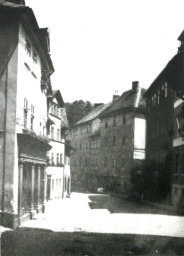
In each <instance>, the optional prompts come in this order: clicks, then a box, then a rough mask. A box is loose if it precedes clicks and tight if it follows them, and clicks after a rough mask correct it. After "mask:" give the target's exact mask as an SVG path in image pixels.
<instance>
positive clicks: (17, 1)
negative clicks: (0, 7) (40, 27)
mask: <svg viewBox="0 0 184 256" xmlns="http://www.w3.org/2000/svg"><path fill="white" fill-rule="evenodd" d="M4 1H5V2H10V3H14V4H21V5H25V1H24V0H4Z"/></svg>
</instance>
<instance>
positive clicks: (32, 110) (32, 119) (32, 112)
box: [30, 105, 34, 131]
mask: <svg viewBox="0 0 184 256" xmlns="http://www.w3.org/2000/svg"><path fill="white" fill-rule="evenodd" d="M33 125H34V106H33V105H31V122H30V130H31V131H33Z"/></svg>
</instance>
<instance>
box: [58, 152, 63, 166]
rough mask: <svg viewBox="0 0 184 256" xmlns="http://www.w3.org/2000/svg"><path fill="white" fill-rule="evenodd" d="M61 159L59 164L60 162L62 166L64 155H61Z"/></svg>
mask: <svg viewBox="0 0 184 256" xmlns="http://www.w3.org/2000/svg"><path fill="white" fill-rule="evenodd" d="M59 158H60V159H59V162H60V164H62V162H63V155H62V154H60V155H59Z"/></svg>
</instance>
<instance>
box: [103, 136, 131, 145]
mask: <svg viewBox="0 0 184 256" xmlns="http://www.w3.org/2000/svg"><path fill="white" fill-rule="evenodd" d="M126 144H127V136H122V137H120V136H113V137H112V139H111V138H110V137H104V147H110V146H116V145H126Z"/></svg>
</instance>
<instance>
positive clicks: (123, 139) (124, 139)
mask: <svg viewBox="0 0 184 256" xmlns="http://www.w3.org/2000/svg"><path fill="white" fill-rule="evenodd" d="M122 144H123V145H125V144H126V137H125V136H123V138H122Z"/></svg>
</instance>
